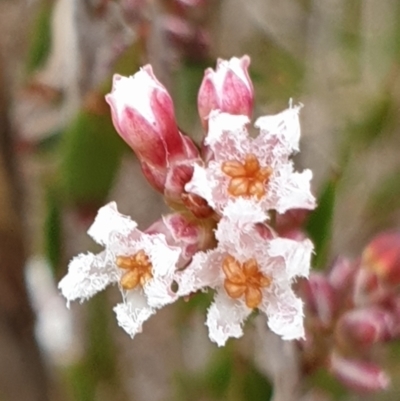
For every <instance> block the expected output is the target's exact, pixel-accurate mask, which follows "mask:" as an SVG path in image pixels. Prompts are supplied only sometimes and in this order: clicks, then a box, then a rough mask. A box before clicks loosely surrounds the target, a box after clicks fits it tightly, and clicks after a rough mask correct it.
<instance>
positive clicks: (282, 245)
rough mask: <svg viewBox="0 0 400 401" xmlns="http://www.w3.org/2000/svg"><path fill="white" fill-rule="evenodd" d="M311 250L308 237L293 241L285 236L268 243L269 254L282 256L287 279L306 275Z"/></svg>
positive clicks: (309, 265) (312, 247)
mask: <svg viewBox="0 0 400 401" xmlns="http://www.w3.org/2000/svg"><path fill="white" fill-rule="evenodd" d="M313 250H314V246H313V244H312V242H311V241H310V240H309V239H305V240H303V241H294V240H292V239H287V238H275V239H272V240H270V241H269V244H268V253H269V255H270V256H272V257H279V256H281V257H283V259H284V261H285V265H286V269H285V272H286V275H287V278H288V280H291V279H293V278H294V277H308V275H309V273H310V267H311V255H312V253H313Z"/></svg>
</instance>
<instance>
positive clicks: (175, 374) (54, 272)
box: [0, 0, 400, 401]
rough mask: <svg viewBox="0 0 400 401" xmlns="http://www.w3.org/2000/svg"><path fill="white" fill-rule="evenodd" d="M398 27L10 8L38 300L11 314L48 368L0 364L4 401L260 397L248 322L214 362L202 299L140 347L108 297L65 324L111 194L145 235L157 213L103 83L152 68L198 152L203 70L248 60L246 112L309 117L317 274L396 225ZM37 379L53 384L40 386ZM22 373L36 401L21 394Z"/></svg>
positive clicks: (222, 11) (336, 7) (199, 5)
mask: <svg viewBox="0 0 400 401" xmlns="http://www.w3.org/2000/svg"><path fill="white" fill-rule="evenodd" d="M399 15H400V3H399V2H398V1H396V0H363V1H361V0H354V1H351V2H350V1H347V0H281V1H279V2H277V1H273V0H251V1H245V0H191V1H189V0H187V1H183V0H182V1H179V0H162V1H161V0H120V1H109V0H34V1H26V0H12V1H11V0H9V1H7V0H2V1H1V2H0V21H1V24H0V26H1V28H0V29H2V35H1V38H2V39H1V41H0V45H1V71H2V75H4V76H5V79H4V80H5V83H6V84H5V85H3V86H2V88H1V91H3V94H2V96H3V97H4V96H5V98H6V105H5V107H6V109H7V110H6V111H7V113H6V114H5V117H4V118H6V119H9V121H10V124H9V127H10V128H9V130H8V131H9V132H7V137H9V136H11V137H12V139H13V141H12V142H11V141H9V142H4V141H3V138H2V142H4V143H3V145H2V146H3V149H2V151H3V152H2V153H3V154H4V155H8V156H4V158H5V161H4V163H2V169H4V170H5V171H6V172H7V174H8V175H7V176H8V177H9V180H10V181H11V182H13V183H14V184H15V185H14V187H15V189H13V190H12V191H14V192H13V193H14V195H13V196H15V197H17V198H18V199H21V200H22V201H21V203H22V205H21V210H20V217H19V218H20V223H21V224H22V225H23V227H24V230H23V234H22V235H21V237H19V238H18V239H17V241H25V246H26V249H27V252H26V254H27V256H26V260H25V263H24V264H25V265H26V268H27V269H28V270H29V271H28V273H27V275H26V276H27V282H28V286H29V288H30V291H31V293H32V295H31V302H30V303H29V302H28V300H26V305H24V306H21V307H22V308H25V309H28V310H30V309H31V308H33V309H34V310H35V312H36V314H37V319H36V326H34V324H33V322H31V323H26V324H27V325H29V327H30V330H31V331H33V330H34V329H35V330H36V336H37V339H38V341H39V344H40V349H41V353H42V357H41V358H36V359H35V358H33V360H32V361H30V362H29V363H28V362H27V365H26V366H24V367H21V366H19V365H18V363H15V362H13V360H12V358H11V359H10V360H7V361H6V360H5V361H3V362H0V363H3V364H7V367H9V368H10V369H11V370H13V369H14V371H15V372H19V373H18V374H17V373H16V374H15V376H14V379H12V378H11V379H7V380H11V381H13V380H14V385H12V384H11V385H9V386H6V387H5V389H4V390H3V389H1V388H0V400H1V401H3V400H4V401H10V400H13V401H14V400H19V401H25V400H38V401H39V400H40V401H45V400H56V401H57V400H66V401H68V400H71V401H72V400H73V401H95V400H96V401H97V400H100V401H102V400H104V401H108V400H113V401H118V400H121V401H123V400H136V401H142V400H143V401H144V400H146V401H148V400H151V401H161V400H162V401H165V400H177V401H181V400H182V401H185V400H191V401H196V400H198V401H208V400H209V401H213V400H227V401H245V400H246V401H247V400H252V401H257V400H260V401H261V400H268V399H270V397H271V394H272V389H271V384H270V381H271V376H270V375H269V374H268V372H266V369H264V367H263V366H262V364H261V366H260V363H256V362H255V360H256V359H257V358H256V359H255V358H254V354H257V353H258V349H257V348H256V346H255V344H254V343H253V340H252V338H253V337H252V336H253V335H254V330H252V328H251V327H250V326H252V324H248V326H249V327H248V328H247V331H248V334H246V338H244V339H241V340H231V341H230V342H229V344H228V346H227V347H225V348H223V349H217V348H216V347H215V346H214V345H212V344H209V342H208V339H207V335H206V332H205V328H204V324H203V319H204V312H205V310H206V308H207V305H208V304H209V297H210V296H209V294H203V295H202V296H200V297H198V300H197V302H196V303H191V304H190V305H191V306H190V307H189V306H188V304H185V303H184V301H182V302H180V303H179V304H178V305H176V306H171V307H168V308H165V310H163V311H161V312H160V313H159V314H158V316H157V318H155V319H152V320H151V321H150V322H149V323H146V325H145V334H142V335H139V336H138V337H137V338H135V340H134V341H133V342H132V341H131V340H130V339H129V338H127V336H126V335H125V334H124V333H122V331H121V330H119V329H118V328H117V327H116V323H115V320H114V318H113V316H112V310H111V308H110V306H109V305H110V304H112V303H113V300H114V298H115V297H116V294H115V293H114V292H113V291H112V289H111V290H110V291H109V292H107V293H106V294H102V295H101V296H97V297H96V298H95V299H93V300H92V301H91V302H90V303H88V304H87V305H85V306H76V307H75V306H73V307H72V308H71V311H70V312H65V310H64V305H63V300H61V299H60V297H59V296H58V294H57V291H56V289H55V287H54V283H56V282H57V281H58V280H59V278H60V277H61V276H63V275H64V274H65V272H66V266H67V263H68V260H69V259H70V258H71V257H72V256H73V255H74V254H76V253H78V252H83V251H86V250H87V249H92V248H93V247H94V245H93V244H92V243H91V241H90V240H89V239H88V238H87V237H86V234H85V232H86V230H87V228H88V226H89V225H90V223H91V221H92V219H93V217H94V216H95V214H96V211H97V209H98V208H99V206H101V205H102V204H104V203H105V202H107V200H108V199H115V200H116V201H117V202H118V203H119V205H120V208H121V210H122V212H123V213H126V214H130V215H131V216H132V217H133V218H134V219H135V220H137V221H138V222H139V223H140V224H141V225H143V227H142V228H145V226H146V225H147V224H149V223H151V222H152V221H153V220H154V219H156V218H157V217H158V216H159V214H160V213H162V212H163V211H165V210H166V209H165V206H164V205H163V202H162V200H160V199H159V198H160V197H159V196H158V195H157V194H155V193H154V192H153V191H152V190H151V189H150V188H149V186H148V185H147V183H146V182H145V181H144V179H143V178H142V177H141V173H140V168H139V167H138V164H137V162H136V160H135V158H134V155H133V154H132V152H131V151H130V150H129V149H127V147H126V146H125V145H124V144H123V142H122V141H121V140H120V138H119V137H118V135H117V134H116V132H115V130H114V128H113V126H112V122H111V118H110V113H109V108H108V106H107V105H106V104H105V102H104V94H105V93H107V92H108V91H109V90H110V88H111V82H112V75H113V73H120V74H125V75H128V74H133V73H134V72H136V71H137V69H138V68H139V66H140V65H142V64H145V63H151V64H152V65H153V67H154V70H155V73H156V75H157V76H158V77H159V78H160V80H161V81H162V82H163V83H164V84H165V85H166V86H167V88H168V89H169V90H170V93H171V94H172V96H173V98H174V103H175V108H176V114H177V118H178V121H179V124H180V126H181V127H182V129H183V130H184V131H185V132H186V133H188V134H189V135H191V136H192V137H193V138H195V139H196V140H197V141H200V139H201V137H202V135H203V133H202V131H201V126H200V124H199V121H198V119H197V108H196V96H197V89H198V87H199V85H200V82H201V79H202V76H203V71H204V69H205V68H206V67H210V66H212V67H213V66H214V65H215V61H216V59H217V58H218V57H220V58H230V57H232V56H241V55H242V54H248V55H249V56H250V57H251V59H252V64H251V67H250V72H251V76H252V79H253V82H254V87H255V92H256V112H255V117H256V116H259V115H261V114H262V113H274V112H277V111H280V110H282V109H283V108H285V107H287V104H288V101H289V99H290V98H293V101H294V102H295V103H300V102H301V103H303V104H304V105H305V107H304V108H303V109H302V113H301V120H302V128H303V137H302V138H303V139H302V152H301V154H299V155H297V156H296V163H297V165H298V166H301V167H305V168H311V169H312V170H313V172H314V181H313V186H314V191H315V193H316V194H318V198H319V206H318V208H317V209H316V210H315V212H313V213H312V214H311V216H310V217H309V219H308V221H307V223H306V230H307V232H308V233H309V235H310V237H311V238H312V239H313V241H314V243H315V247H316V255H315V258H314V267H315V268H316V269H321V270H322V269H326V268H327V267H328V265H329V264H330V263H331V261H332V260H333V258H334V257H336V256H339V255H347V256H351V257H356V256H357V255H359V253H360V252H361V250H362V249H363V246H365V244H366V242H367V241H368V239H369V238H371V236H372V235H373V234H375V233H377V232H379V231H380V230H383V229H387V228H397V227H398V226H399V223H400V196H399V195H400V159H399V157H398V152H399V151H400V136H399V129H400V118H399V115H400V114H399V112H398V111H399V108H400V79H399V76H400V75H399V72H400V65H399V62H400V48H399V46H400V19H399V18H398V16H399ZM7 121H8V120H7ZM4 136H6V134H4ZM9 155H12V157H11V159H12V160H13V163H11V164H12V165H10V164H9V163H7V157H8V158H10V156H9ZM15 164H17V167H15ZM3 188H5V187H3ZM21 188H22V192H21ZM7 196H8V195H7V194H2V197H3V198H4V199H8V198H7ZM1 202H3V200H2V201H1ZM1 204H2V203H1ZM12 207H14V208H15V207H16V203H12ZM4 210H6V209H4ZM2 221H3V220H0V222H2ZM5 221H6V220H5ZM2 224H3V226H2V227H0V229H1V230H3V231H4V232H5V235H8V234H9V233H10V229H9V226H8V225H7V224H6V223H2ZM16 263H17V262H16ZM19 263H20V262H19ZM12 268H15V266H14V267H13V266H12V265H9V264H6V263H3V267H2V269H3V270H5V269H7V271H8V269H12ZM21 268H23V267H21ZM7 280H11V281H12V280H14V278H13V277H11V278H6V279H5V284H7ZM15 280H20V281H21V280H22V278H21V277H19V276H18V277H17V278H16V279H15ZM35 294H36V295H35ZM38 294H42V296H40V295H38ZM21 299H22V298H21ZM8 306H9V305H8V304H7V303H4V304H3V303H0V307H1V308H3V309H4V310H6V311H8V309H7V308H8ZM4 313H5V312H4ZM7 313H8V312H7ZM12 313H19V312H18V311H14V312H12ZM1 316H3V312H2V314H1ZM4 316H5V317H4V318H3V317H2V318H1V319H3V320H4V321H5V322H6V321H7V319H8V317H7V316H8V315H7V314H4ZM255 319H256V318H255ZM0 323H1V322H0ZM5 330H6V329H5ZM4 338H6V337H4ZM7 338H8V337H7ZM7 341H9V343H7V342H6V341H4V342H2V343H0V346H1V347H17V348H18V347H21V344H20V343H18V341H20V340H18V339H16V338H12V336H11V337H10V339H9V340H7ZM31 346H32V347H33V349H34V348H35V345H31ZM1 351H2V350H1ZM24 352H28V351H24ZM24 355H26V354H24ZM398 355H399V354H398V347H397V348H396V349H395V351H393V353H392V355H391V358H389V359H391V361H390V363H389V365H390V366H391V367H390V371H391V373H393V375H394V378H393V383H394V384H395V383H396V375H397V376H398V375H399V374H398V373H397V374H396V372H398V371H399V369H398V368H399V365H398V363H396V360H397V359H398ZM290 361H291V360H290V359H288V360H287V366H286V367H285V368H286V369H287V371H288V372H289V371H290V367H289V364H290ZM21 369H22V370H21ZM24 369H25V370H24ZM38 369H39V370H40V371H43V372H44V373H43V374H46V375H47V380H46V381H45V383H46V385H43V386H36V385H35V384H34V383H35V380H37V379H35V377H36V376H35V374H34V372H35V370H36V371H37V370H38ZM2 372H3V369H0V375H2V374H3V373H2ZM288 375H290V373H288ZM31 376H32V377H31ZM34 376H35V377H34ZM23 377H24V378H26V379H24V380H25V381H26V382H27V383H28V390H29V391H25V392H23V391H21V385H22V381H21V380H22V378H23ZM2 382H3V380H1V381H0V383H2ZM397 382H399V381H397ZM32 383H33V384H32ZM300 388H301V393H302V394H303V398H301V399H302V400H303V401H306V400H310V401H311V400H321V401H322V400H334V399H341V400H347V399H349V400H350V399H352V400H356V399H361V398H357V396H352V398H349V397H350V396H349V395H348V394H347V393H346V392H345V391H343V389H342V388H341V387H340V386H339V384H338V383H336V382H335V381H334V380H333V379H332V378H330V376H329V375H327V374H326V372H322V373H321V375H315V377H314V378H311V379H309V381H308V382H304V383H301V386H300ZM310 389H311V390H310ZM399 391H400V388H399V387H398V385H394V386H393V390H392V391H391V392H388V393H387V394H386V395H379V396H378V398H373V397H372V396H371V398H370V399H371V400H372V399H379V400H386V399H387V400H396V399H398V394H399ZM396 394H397V396H396ZM363 399H366V397H363ZM277 400H278V398H277V397H276V398H275V401H277ZM281 401H290V400H289V399H284V398H281Z"/></svg>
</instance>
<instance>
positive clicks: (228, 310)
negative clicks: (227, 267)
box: [206, 289, 252, 347]
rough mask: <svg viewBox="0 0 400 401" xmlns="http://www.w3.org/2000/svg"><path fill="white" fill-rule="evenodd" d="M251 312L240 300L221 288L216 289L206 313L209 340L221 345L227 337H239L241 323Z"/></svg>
mask: <svg viewBox="0 0 400 401" xmlns="http://www.w3.org/2000/svg"><path fill="white" fill-rule="evenodd" d="M251 312H252V309H249V308H248V307H247V306H246V304H245V303H244V302H243V301H242V300H234V299H232V298H230V297H229V296H228V295H227V294H226V293H225V291H224V290H223V289H221V290H220V291H218V292H217V294H216V296H215V299H214V303H213V304H212V305H211V306H210V308H209V309H208V313H207V321H206V325H207V326H208V335H209V337H210V340H211V341H213V342H215V343H217V345H218V346H219V347H222V346H223V345H225V343H226V341H227V340H228V339H229V338H231V337H234V338H239V337H241V336H242V335H243V328H242V326H243V323H244V321H245V320H246V318H247V317H248V316H249V315H250V313H251Z"/></svg>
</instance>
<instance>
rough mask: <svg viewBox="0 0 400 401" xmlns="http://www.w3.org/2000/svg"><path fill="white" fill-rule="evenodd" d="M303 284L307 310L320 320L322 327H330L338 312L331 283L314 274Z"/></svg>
mask: <svg viewBox="0 0 400 401" xmlns="http://www.w3.org/2000/svg"><path fill="white" fill-rule="evenodd" d="M302 284H303V287H302V290H303V293H304V297H303V299H304V301H305V303H306V308H307V309H308V310H309V311H310V312H311V313H312V314H313V315H314V316H315V317H317V318H318V320H319V322H320V325H321V326H323V327H327V326H329V325H330V324H331V323H332V318H333V315H334V313H335V312H336V307H335V304H336V298H335V293H334V290H333V288H332V286H331V285H330V283H329V281H328V280H327V279H326V277H324V276H323V275H321V274H316V273H313V274H311V275H310V278H309V280H308V281H304V282H303V283H302Z"/></svg>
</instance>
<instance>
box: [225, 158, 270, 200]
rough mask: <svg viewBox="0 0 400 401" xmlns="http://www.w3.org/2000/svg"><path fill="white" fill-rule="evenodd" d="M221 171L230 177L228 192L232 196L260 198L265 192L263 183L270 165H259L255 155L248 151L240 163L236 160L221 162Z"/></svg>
mask: <svg viewBox="0 0 400 401" xmlns="http://www.w3.org/2000/svg"><path fill="white" fill-rule="evenodd" d="M221 169H222V171H223V172H224V173H225V174H226V175H228V176H229V177H231V180H230V182H229V185H228V192H229V194H230V195H232V196H245V197H251V196H255V197H256V198H257V199H261V198H262V197H263V196H264V195H265V193H266V190H265V185H266V184H268V179H269V177H270V176H271V174H272V168H271V167H262V168H261V167H260V162H259V161H258V159H257V156H256V155H254V154H252V153H250V154H247V155H246V156H245V158H244V162H243V163H241V162H239V161H237V160H229V161H226V162H224V163H222V167H221Z"/></svg>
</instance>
